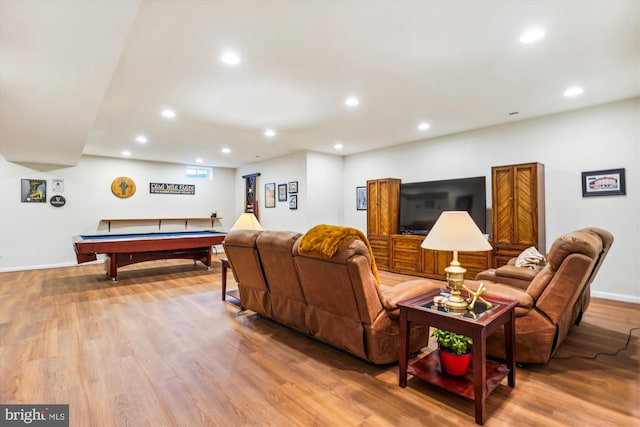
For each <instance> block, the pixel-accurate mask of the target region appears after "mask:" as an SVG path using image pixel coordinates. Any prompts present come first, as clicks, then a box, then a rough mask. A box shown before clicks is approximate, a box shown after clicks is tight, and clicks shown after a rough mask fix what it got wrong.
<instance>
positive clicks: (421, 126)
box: [418, 122, 431, 130]
mask: <svg viewBox="0 0 640 427" xmlns="http://www.w3.org/2000/svg"><path fill="white" fill-rule="evenodd" d="M430 127H431V125H430V124H429V123H427V122H422V123H420V124H419V125H418V129H420V130H428V129H429V128H430Z"/></svg>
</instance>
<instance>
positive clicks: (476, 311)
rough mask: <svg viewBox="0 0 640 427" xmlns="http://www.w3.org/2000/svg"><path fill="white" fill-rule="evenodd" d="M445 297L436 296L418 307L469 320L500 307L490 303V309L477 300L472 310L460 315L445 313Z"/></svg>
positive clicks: (457, 313) (458, 313)
mask: <svg viewBox="0 0 640 427" xmlns="http://www.w3.org/2000/svg"><path fill="white" fill-rule="evenodd" d="M447 296H448V295H446V296H445V295H439V296H436V297H434V298H433V299H431V300H430V301H428V302H426V303H423V304H420V305H419V306H418V307H419V308H421V309H424V310H431V311H438V312H439V313H441V314H445V315H448V316H455V317H462V318H466V319H469V320H476V319H479V318H481V317H482V316H484V315H486V314H488V313H490V312H491V311H492V310H495V309H496V308H498V307H500V304H495V303H492V305H491V307H489V306H488V305H487V304H485V303H484V302H482V301H479V300H478V301H476V302H475V304H474V306H473V310H469V309H467V311H465V312H462V313H460V312H451V311H447V309H446V308H445V302H446V300H447ZM438 297H441V298H438ZM440 300H441V301H442V302H440Z"/></svg>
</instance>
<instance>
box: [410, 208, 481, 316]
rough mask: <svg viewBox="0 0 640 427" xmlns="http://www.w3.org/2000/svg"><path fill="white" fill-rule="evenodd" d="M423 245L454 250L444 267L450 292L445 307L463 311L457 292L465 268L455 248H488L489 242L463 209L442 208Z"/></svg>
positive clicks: (426, 247) (465, 306)
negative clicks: (448, 262)
mask: <svg viewBox="0 0 640 427" xmlns="http://www.w3.org/2000/svg"><path fill="white" fill-rule="evenodd" d="M421 246H422V247H423V248H425V249H434V250H439V251H453V260H452V261H451V264H450V265H449V267H447V268H445V270H444V271H445V272H446V273H447V283H448V285H449V288H450V289H451V296H450V297H449V298H448V299H447V302H446V303H445V309H446V310H447V311H451V312H455V313H462V312H464V311H466V310H467V306H468V304H467V302H466V301H465V300H464V298H462V297H461V296H460V291H461V290H462V288H463V286H464V273H465V272H466V271H467V270H466V269H464V268H463V267H462V266H461V265H460V262H459V261H458V251H463V252H466V251H490V250H491V249H492V248H491V244H489V242H488V241H487V239H486V238H485V236H484V235H483V234H482V231H480V229H479V228H478V226H477V225H476V223H475V222H473V219H471V216H470V215H469V213H467V212H466V211H444V212H442V214H440V217H439V218H438V220H437V221H436V223H435V224H434V225H433V228H432V229H431V231H429V234H428V235H427V237H426V238H425V239H424V241H423V242H422V245H421Z"/></svg>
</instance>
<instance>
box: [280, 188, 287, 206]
mask: <svg viewBox="0 0 640 427" xmlns="http://www.w3.org/2000/svg"><path fill="white" fill-rule="evenodd" d="M278 201H279V202H286V201H287V184H278Z"/></svg>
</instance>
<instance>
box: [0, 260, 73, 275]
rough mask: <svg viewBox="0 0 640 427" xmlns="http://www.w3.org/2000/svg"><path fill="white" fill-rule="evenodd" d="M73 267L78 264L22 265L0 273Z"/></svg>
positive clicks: (7, 268) (3, 269)
mask: <svg viewBox="0 0 640 427" xmlns="http://www.w3.org/2000/svg"><path fill="white" fill-rule="evenodd" d="M74 265H78V263H76V262H63V263H61V264H42V265H23V266H20V267H5V268H0V273H8V272H10V271H25V270H43V269H45V268H62V267H73V266H74Z"/></svg>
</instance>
